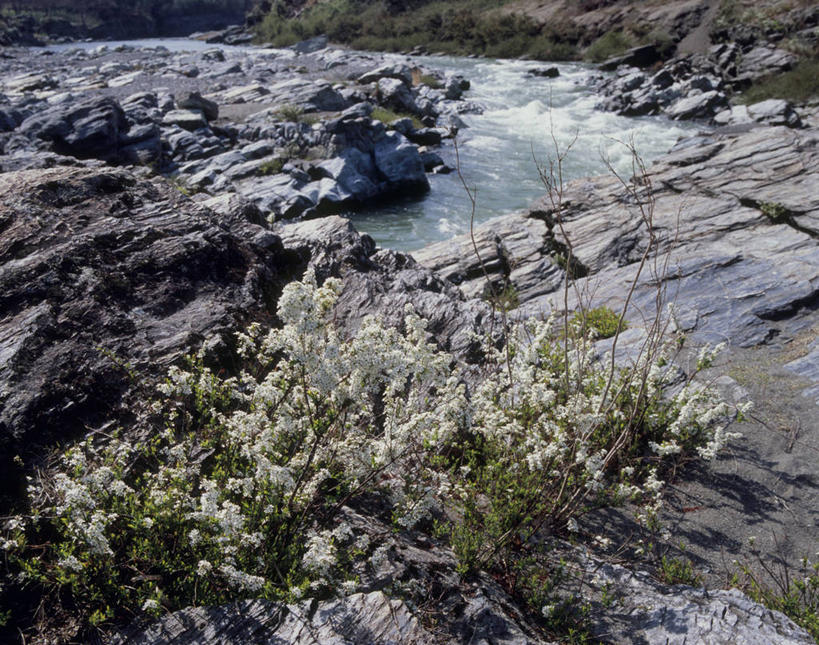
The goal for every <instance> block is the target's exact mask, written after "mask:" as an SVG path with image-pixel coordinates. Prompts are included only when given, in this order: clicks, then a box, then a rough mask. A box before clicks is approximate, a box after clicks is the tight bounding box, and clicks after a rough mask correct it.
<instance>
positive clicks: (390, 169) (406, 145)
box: [373, 132, 429, 193]
mask: <svg viewBox="0 0 819 645" xmlns="http://www.w3.org/2000/svg"><path fill="white" fill-rule="evenodd" d="M373 156H374V160H375V166H376V168H377V169H378V172H379V173H380V174H381V175H382V176H383V178H384V179H385V180H386V182H387V184H388V186H389V187H390V189H392V190H399V191H404V192H408V193H419V192H421V193H423V192H426V191H428V190H429V181H428V180H427V176H426V173H424V162H423V161H421V155H420V154H419V153H418V148H416V147H415V146H414V145H412V144H411V143H410V142H409V141H407V139H406V138H405V137H404V136H402V135H401V134H399V133H397V132H387V133H386V134H385V135H384V136H383V137H382V138H381V139H379V140H378V141H376V143H375V147H374V149H373Z"/></svg>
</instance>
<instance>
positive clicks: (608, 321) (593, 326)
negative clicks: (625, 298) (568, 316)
mask: <svg viewBox="0 0 819 645" xmlns="http://www.w3.org/2000/svg"><path fill="white" fill-rule="evenodd" d="M571 322H572V323H573V324H575V325H577V326H578V327H580V331H581V333H586V332H588V331H591V332H593V333H594V336H595V338H611V337H612V336H614V335H615V334H616V333H617V332H618V331H623V330H625V329H626V326H627V325H626V322H625V321H623V322H622V323H620V315H619V314H617V313H615V312H614V311H612V310H611V309H609V308H608V307H595V308H594V309H588V310H586V311H578V312H576V313H575V314H574V316H572V320H571Z"/></svg>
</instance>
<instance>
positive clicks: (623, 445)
mask: <svg viewBox="0 0 819 645" xmlns="http://www.w3.org/2000/svg"><path fill="white" fill-rule="evenodd" d="M593 336H594V335H593V334H586V335H578V334H576V333H569V334H567V333H565V332H564V330H562V329H558V328H557V325H556V319H555V318H552V319H550V320H546V321H538V320H530V321H528V322H526V323H524V324H521V325H518V326H517V327H513V328H512V329H511V330H510V334H509V339H508V343H509V348H504V349H503V350H496V349H493V348H491V347H490V348H488V350H487V354H488V360H487V364H488V365H489V367H490V370H491V371H490V373H489V374H488V375H487V376H486V377H485V378H484V379H483V380H482V382H481V383H480V384H479V385H478V386H477V387H476V389H475V391H474V393H473V395H472V397H471V402H470V404H471V407H472V413H471V416H472V418H473V423H472V425H471V427H470V430H469V435H468V436H467V437H466V440H465V441H464V443H463V447H464V449H463V450H462V451H461V452H460V453H459V457H458V460H457V463H455V464H454V466H455V471H456V472H458V473H460V475H461V476H460V477H459V479H458V481H457V485H455V486H454V488H453V497H454V499H457V500H458V501H459V502H460V504H461V505H462V513H463V518H464V521H463V522H462V523H461V524H459V525H455V526H453V527H452V539H453V541H454V543H455V547H456V550H458V551H459V555H460V556H461V559H462V564H463V568H464V570H468V569H470V568H474V567H477V568H480V567H481V566H483V565H484V564H486V563H487V562H489V561H490V560H491V559H492V557H493V556H494V555H496V554H497V552H498V550H499V548H501V547H502V545H503V544H504V543H506V542H508V541H510V540H512V539H514V540H515V541H517V542H521V541H522V542H526V541H527V540H529V539H530V538H531V537H532V536H533V535H534V534H535V533H536V532H537V531H538V530H539V529H541V528H550V529H558V530H565V531H567V532H569V533H572V532H576V531H577V530H578V524H577V521H576V519H575V517H578V516H580V515H581V514H582V513H583V512H585V511H586V510H588V509H589V508H591V507H593V506H595V505H611V504H619V503H621V502H623V501H630V502H635V503H636V505H637V506H638V509H639V512H638V517H637V519H638V520H640V521H642V522H643V523H644V524H646V525H649V526H653V525H655V523H656V518H657V511H658V510H659V508H660V505H661V500H662V487H663V484H664V482H663V481H662V480H661V479H660V477H661V475H662V472H663V471H664V467H665V466H666V465H668V463H669V462H670V461H671V460H672V459H673V460H674V462H675V463H676V462H677V461H678V460H679V459H681V458H683V457H689V456H692V455H696V456H700V457H703V458H709V459H710V458H713V457H714V456H715V455H716V454H717V452H719V450H720V449H721V448H722V447H723V446H724V445H725V443H726V442H727V441H728V440H729V439H731V438H732V437H735V436H736V435H735V434H734V433H729V432H726V427H727V425H728V423H729V422H730V421H731V420H732V419H733V418H734V417H735V415H736V410H735V409H733V408H731V407H730V406H728V405H727V404H726V403H725V402H723V401H722V400H721V399H720V397H719V396H718V395H717V394H716V392H715V391H714V390H713V389H712V388H710V387H707V386H706V385H703V384H697V383H696V382H695V380H694V377H695V376H696V374H697V373H698V372H699V371H701V370H702V369H704V368H705V367H708V366H709V365H710V362H711V360H712V359H713V357H714V355H715V353H716V352H717V351H719V348H716V349H715V350H710V349H707V348H706V349H705V350H703V352H701V354H700V356H699V360H698V362H697V365H696V367H695V369H694V370H692V373H691V374H689V375H688V378H687V380H686V381H685V382H684V383H683V384H682V385H680V384H678V385H677V386H676V389H675V390H673V391H672V390H671V389H670V388H671V385H672V384H673V383H675V382H676V381H677V380H678V378H679V370H678V368H677V367H675V366H674V365H673V363H671V361H670V359H671V355H672V354H673V353H674V352H675V351H676V349H677V348H678V339H675V338H673V337H668V338H666V339H665V340H664V342H663V343H662V344H661V345H660V346H658V347H657V350H656V351H654V352H644V353H641V354H640V357H639V359H638V360H637V361H636V362H635V364H633V365H631V366H628V367H612V366H611V363H610V361H609V360H608V357H600V356H599V355H598V351H597V348H596V346H595V344H594V342H593ZM601 540H603V538H600V537H598V541H601Z"/></svg>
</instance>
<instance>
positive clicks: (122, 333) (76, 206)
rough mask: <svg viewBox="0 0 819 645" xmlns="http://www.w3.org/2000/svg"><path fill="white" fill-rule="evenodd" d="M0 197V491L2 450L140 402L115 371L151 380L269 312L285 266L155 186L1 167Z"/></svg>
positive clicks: (39, 441)
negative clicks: (207, 339) (124, 366)
mask: <svg viewBox="0 0 819 645" xmlns="http://www.w3.org/2000/svg"><path fill="white" fill-rule="evenodd" d="M0 189H2V193H3V195H4V196H5V197H4V199H3V203H2V204H0V222H3V223H4V224H3V226H2V231H1V232H0V249H3V250H9V249H16V250H15V251H14V253H13V254H8V253H4V254H2V255H0V257H1V258H2V260H0V262H2V264H0V293H2V294H3V297H2V298H1V299H0V339H2V340H0V355H1V356H2V357H3V360H2V361H0V389H2V391H3V393H4V397H3V400H2V403H0V437H2V442H3V445H4V446H5V449H4V451H3V455H2V464H1V466H2V467H0V472H2V473H3V476H2V477H0V479H2V480H3V481H2V482H0V483H1V484H2V486H0V489H2V490H0V497H2V495H3V494H5V493H8V492H9V490H10V489H12V488H14V487H15V486H16V485H17V483H19V482H17V480H16V479H15V478H16V477H18V476H19V475H20V470H19V468H18V466H16V465H14V464H13V463H12V458H13V457H14V456H15V455H18V454H19V455H20V456H21V457H22V459H23V460H24V461H25V462H26V463H30V460H31V459H33V458H34V457H35V456H36V455H37V454H40V451H42V449H43V447H44V446H46V445H48V446H51V445H54V444H55V443H61V442H65V441H67V440H69V439H72V438H75V437H78V436H80V435H81V434H83V433H85V432H87V431H88V429H89V428H93V427H98V425H100V424H106V423H110V422H111V421H112V420H114V419H117V418H119V417H118V416H117V415H122V414H125V415H127V414H128V413H129V408H130V406H131V404H132V403H133V400H132V397H136V399H141V398H143V394H142V393H140V392H138V387H137V386H136V384H135V382H134V381H133V380H131V379H130V378H129V377H128V375H127V373H126V372H125V371H124V370H123V369H122V368H121V365H122V364H124V363H128V364H129V365H131V366H132V368H133V369H134V370H137V371H138V372H140V373H141V374H144V375H145V377H146V378H148V377H151V375H153V377H156V378H162V375H163V373H164V372H165V370H166V369H167V367H168V366H169V365H170V364H171V363H172V362H174V361H176V360H179V359H180V358H181V356H182V355H183V354H185V353H186V352H189V351H191V350H193V349H194V348H196V347H197V346H198V343H200V342H201V340H202V339H203V338H204V337H213V336H219V335H221V334H232V333H233V332H235V331H237V330H239V329H242V328H243V326H244V325H246V324H247V323H249V322H250V321H251V320H254V319H261V318H264V317H265V316H268V315H269V312H268V309H267V304H266V303H268V302H269V298H270V296H271V294H272V293H274V292H276V290H277V289H279V288H281V285H282V284H283V282H286V281H289V280H290V279H291V277H292V276H293V275H294V273H293V271H295V272H296V273H297V272H298V267H297V266H294V265H292V262H293V259H292V258H291V257H288V258H287V259H285V257H284V255H283V251H282V249H281V246H280V245H279V246H278V247H277V246H275V245H273V246H268V247H265V248H259V247H255V246H254V245H252V244H251V243H250V242H248V241H247V240H249V239H250V238H252V237H253V235H254V234H255V231H256V230H258V227H256V228H255V229H254V228H253V226H252V225H251V224H250V223H249V222H248V221H247V220H246V219H243V218H242V219H239V220H230V219H226V218H225V217H218V216H216V215H214V214H213V213H212V212H211V211H209V210H207V209H206V208H203V207H201V206H197V205H195V204H194V203H193V202H191V201H190V200H187V199H186V198H184V197H183V196H182V195H181V194H180V193H179V192H178V191H177V190H176V189H175V188H174V187H172V186H171V185H170V184H168V183H166V182H164V181H157V182H153V183H151V182H147V181H140V180H136V179H135V178H134V177H133V176H132V175H130V174H129V173H127V172H126V171H123V170H115V169H111V168H94V169H88V168H70V167H60V168H54V169H51V170H27V171H19V172H7V173H4V174H2V175H0ZM287 271H290V273H286V272H287ZM282 272H285V273H282ZM120 361H121V362H120ZM135 388H136V389H135ZM122 418H124V417H122Z"/></svg>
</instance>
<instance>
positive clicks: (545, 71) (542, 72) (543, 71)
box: [526, 67, 560, 78]
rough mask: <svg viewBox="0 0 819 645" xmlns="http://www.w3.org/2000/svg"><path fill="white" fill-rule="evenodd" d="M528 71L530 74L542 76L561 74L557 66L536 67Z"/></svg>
mask: <svg viewBox="0 0 819 645" xmlns="http://www.w3.org/2000/svg"><path fill="white" fill-rule="evenodd" d="M526 73H527V74H529V75H530V76H540V77H542V78H557V77H558V76H560V70H559V69H558V68H557V67H545V68H540V67H535V68H533V69H530V70H527V71H526Z"/></svg>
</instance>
